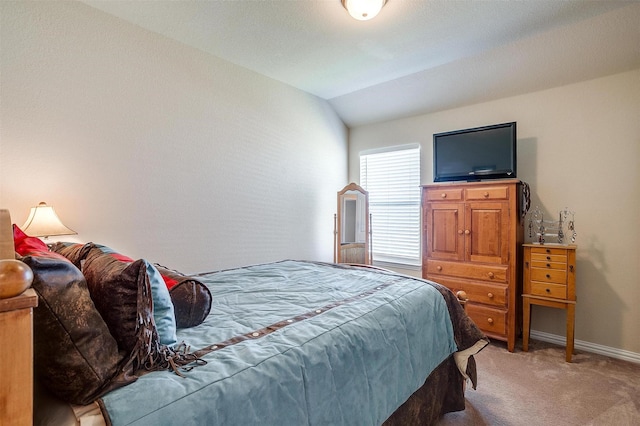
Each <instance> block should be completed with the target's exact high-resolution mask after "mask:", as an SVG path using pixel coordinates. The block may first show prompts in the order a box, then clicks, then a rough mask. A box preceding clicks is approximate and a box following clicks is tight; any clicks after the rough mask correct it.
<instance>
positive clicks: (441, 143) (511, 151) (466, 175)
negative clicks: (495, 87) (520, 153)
mask: <svg viewBox="0 0 640 426" xmlns="http://www.w3.org/2000/svg"><path fill="white" fill-rule="evenodd" d="M433 166H434V167H433V170H434V172H433V180H434V182H444V181H453V180H470V181H472V180H482V179H503V178H515V177H516V123H515V122H512V123H503V124H494V125H491V126H484V127H476V128H473V129H464V130H456V131H453V132H445V133H436V134H434V135H433Z"/></svg>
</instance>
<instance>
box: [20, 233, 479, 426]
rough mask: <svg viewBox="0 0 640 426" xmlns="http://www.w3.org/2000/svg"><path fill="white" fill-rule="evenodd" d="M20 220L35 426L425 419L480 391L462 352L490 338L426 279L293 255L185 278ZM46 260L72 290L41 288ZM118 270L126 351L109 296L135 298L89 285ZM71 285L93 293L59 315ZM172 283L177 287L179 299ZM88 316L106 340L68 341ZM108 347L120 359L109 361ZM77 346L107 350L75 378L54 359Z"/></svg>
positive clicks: (459, 406) (469, 358) (47, 273)
mask: <svg viewBox="0 0 640 426" xmlns="http://www.w3.org/2000/svg"><path fill="white" fill-rule="evenodd" d="M16 228H17V227H15V225H14V240H16V251H17V252H18V253H19V255H18V257H19V258H20V259H22V260H23V261H24V262H25V263H27V264H28V265H30V266H31V267H32V269H34V275H35V278H34V284H33V288H34V290H35V291H36V293H38V295H39V305H38V307H37V308H35V310H34V345H35V349H34V351H35V367H34V368H35V372H36V377H37V382H38V384H37V387H36V398H35V404H34V405H35V410H34V411H35V424H53V423H54V422H55V423H56V424H62V423H67V424H80V423H81V421H80V419H79V418H80V417H81V418H82V422H83V423H82V424H107V425H163V424H166V425H173V424H183V425H202V424H211V425H217V424H219V425H253V424H261V425H328V424H332V425H337V424H345V425H348V424H354V425H381V424H385V425H409V424H421V425H426V424H433V423H434V422H436V421H437V419H439V418H440V417H441V416H442V415H443V414H444V413H447V412H451V411H459V410H463V409H464V391H465V386H466V383H467V382H468V381H471V384H472V386H473V387H474V388H475V386H476V368H475V362H474V359H473V355H474V354H475V353H477V352H478V351H480V350H481V349H482V348H483V347H484V346H485V345H486V344H487V343H488V339H487V338H486V337H485V336H484V335H483V334H482V333H481V332H480V331H479V329H478V328H477V327H476V326H475V325H474V324H473V322H472V321H471V320H470V319H469V318H468V317H467V316H466V314H465V313H464V310H463V308H462V307H461V305H460V303H459V302H458V300H457V299H456V297H455V296H454V295H453V294H452V293H451V292H450V291H449V290H448V289H446V288H445V287H443V286H440V285H438V284H436V283H433V282H429V281H425V280H422V279H418V278H414V277H409V276H404V275H400V274H397V273H394V272H391V271H387V270H381V269H378V268H372V267H368V266H359V265H344V264H333V263H324V262H313V261H301V260H283V261H279V262H272V263H266V264H258V265H250V266H244V267H240V268H236V269H230V270H223V271H215V272H206V273H201V274H198V275H192V276H186V275H183V274H180V273H179V272H177V271H173V270H171V269H169V268H165V267H163V266H160V265H155V264H151V263H150V262H147V261H143V260H133V259H131V258H127V257H126V256H123V255H120V254H119V253H116V252H115V251H113V250H111V249H109V248H108V247H104V246H100V245H97V244H94V243H87V244H59V245H57V247H54V248H53V251H48V252H46V251H43V249H42V248H41V247H38V249H37V250H36V249H34V248H33V247H30V248H29V250H25V249H24V245H25V244H24V241H25V240H28V239H29V238H30V237H28V236H24V237H22V240H20V238H18V239H16V238H15V236H16V232H18V231H19V229H18V230H17V231H16ZM18 234H19V232H18ZM18 236H19V237H20V235H18ZM30 241H31V243H30V244H34V245H36V246H37V245H38V242H37V241H35V242H34V241H33V240H30ZM27 246H29V245H28V244H27ZM51 256H53V257H55V259H49V257H51ZM105 256H106V257H105ZM59 257H63V258H64V259H61V258H59ZM97 259H99V260H100V261H98V260H97ZM64 262H66V264H64V265H63V266H59V264H62V263H64ZM54 263H55V264H56V265H57V266H55V267H52V265H53V264H54ZM106 264H108V265H110V266H107V267H105V265H106ZM116 264H117V268H116V267H115V266H114V265H116ZM43 265H44V266H43ZM69 265H72V266H69ZM55 268H62V269H64V273H63V274H62V275H65V274H66V275H65V276H68V275H69V274H70V273H71V272H69V271H71V270H72V269H71V268H74V269H73V273H71V274H72V275H73V274H75V275H73V276H74V277H75V278H74V279H73V286H67V287H65V285H64V284H63V285H61V284H59V283H57V284H55V285H51V282H52V281H56V282H59V281H60V280H59V279H53V278H52V275H51V274H52V272H51V271H53V270H54V269H55ZM114 268H115V269H114ZM76 269H77V271H78V272H76ZM129 269H132V270H135V271H136V272H135V273H129V275H132V276H134V275H135V279H132V280H133V281H136V284H135V285H133V286H132V289H133V291H134V297H133V299H137V302H136V303H133V306H135V312H134V313H135V315H134V316H135V326H134V327H133V328H131V327H129V331H130V332H132V333H133V334H134V335H135V336H134V337H135V338H134V339H133V340H132V342H131V343H130V344H129V345H128V346H127V345H126V344H125V343H122V342H121V339H119V338H118V330H114V329H112V328H110V326H111V324H109V321H110V319H109V317H110V315H111V314H112V313H111V312H108V311H105V306H107V307H108V308H107V309H108V310H109V311H112V310H114V309H116V308H115V307H116V305H119V304H126V303H127V301H130V300H131V299H132V297H131V295H130V294H129V296H127V299H122V301H121V300H117V299H116V300H112V299H108V300H102V299H104V298H105V297H108V298H111V297H116V298H117V297H119V296H113V293H114V292H115V293H117V292H118V291H120V289H119V287H124V285H123V284H122V282H121V281H115V282H117V286H116V287H118V288H116V287H114V282H113V280H112V281H111V282H109V283H108V284H104V283H101V284H99V285H98V286H97V287H96V283H95V281H96V280H104V279H105V278H104V277H111V278H112V277H113V276H118V279H121V275H126V273H125V272H123V271H126V270H129ZM43 271H44V272H43ZM114 271H116V272H118V274H115V275H114ZM78 273H80V275H78ZM155 273H158V274H160V276H162V279H163V284H165V285H166V288H165V289H164V290H163V291H165V290H166V291H167V293H168V294H169V296H170V298H171V300H172V303H171V305H172V306H173V308H172V309H173V310H172V311H171V312H170V313H169V314H170V315H173V316H174V317H176V318H178V319H177V322H176V325H175V326H174V327H175V329H174V330H175V334H174V335H171V336H170V337H169V341H170V344H165V343H163V337H162V333H163V332H161V331H160V328H161V326H162V324H163V321H164V320H163V318H158V316H157V313H156V312H151V311H153V310H154V308H156V309H159V308H160V305H161V302H157V303H156V300H155V299H154V297H155V294H154V291H155V289H156V287H154V286H153V281H154V277H153V275H154V274H155ZM65 279H66V278H65ZM107 281H109V280H108V279H107ZM156 284H157V283H156ZM83 286H86V288H87V291H85V290H84V287H83ZM100 286H103V287H104V288H100ZM58 287H62V288H64V289H65V290H64V293H63V292H60V291H58ZM134 287H135V288H134ZM52 288H54V289H55V291H56V293H55V294H52V293H51V292H52ZM68 288H73V291H76V293H74V295H73V300H78V297H79V296H78V295H77V294H79V293H77V292H78V291H82V295H83V296H82V297H86V295H87V294H88V295H89V297H90V299H91V301H88V300H87V302H86V303H83V305H91V306H90V309H85V308H82V309H84V311H82V312H80V314H78V312H79V311H72V312H71V313H70V314H69V313H68V312H67V311H68V310H69V308H68V307H69V306H70V304H71V303H70V302H61V303H59V305H61V306H58V307H56V308H55V309H54V307H53V305H55V304H56V303H57V301H58V300H59V298H61V299H62V300H63V301H64V300H65V299H64V297H66V296H65V295H66V293H68V292H69V290H68ZM96 288H97V289H96ZM178 288H183V290H184V288H186V289H187V290H186V291H184V292H183V293H184V294H182V295H181V296H180V297H181V298H180V299H178V295H177V294H178V293H177V292H176V291H175V290H176V289H178ZM101 291H102V293H101ZM185 294H187V296H185ZM121 296H122V297H124V296H126V293H125V294H124V295H121ZM204 299H207V300H205V303H204V304H203V303H202V302H203V300H204ZM150 300H152V301H150ZM74 303H75V302H74ZM189 303H191V305H190V306H189ZM76 304H77V303H76ZM185 306H186V308H185ZM203 306H204V308H203ZM194 307H195V308H198V309H192V308H194ZM41 309H45V310H47V312H46V315H43V313H42V312H40V313H39V310H41ZM56 309H57V311H56V313H55V315H54V314H52V313H51V312H50V311H52V310H56ZM85 311H86V312H89V314H87V315H89V316H90V317H91V318H94V319H96V318H98V317H102V318H103V319H104V321H105V323H107V324H108V326H107V327H106V328H105V327H101V328H100V327H98V328H96V327H94V326H91V327H89V328H91V329H92V330H93V331H92V334H91V339H103V340H101V341H100V342H102V343H100V345H99V347H98V349H97V348H96V345H95V344H93V345H89V346H90V347H89V349H87V350H85V352H84V353H82V354H79V355H78V353H77V352H78V348H77V342H82V341H87V340H91V339H87V336H86V332H87V330H86V328H87V327H86V326H85V327H84V328H83V326H82V325H78V322H79V321H78V319H77V318H78V315H85V314H86V312H85ZM96 311H97V312H98V313H100V315H99V316H98V317H96V315H95V313H96ZM65 315H67V316H66V317H65ZM163 315H164V316H165V319H166V317H167V316H170V315H167V313H166V312H165V313H163ZM52 316H55V320H52V319H51V318H52ZM121 319H122V318H120V319H119V320H121ZM111 320H112V319H111ZM65 321H67V323H68V324H69V326H68V327H67V329H65V330H64V333H67V334H68V333H70V332H77V333H79V336H80V337H76V338H75V340H76V341H75V342H74V345H75V346H74V349H72V350H73V351H74V352H73V353H72V354H71V356H67V355H65V356H62V353H61V351H64V350H69V349H67V348H63V349H61V348H60V347H59V346H60V342H59V341H60V340H65V339H67V338H68V336H67V335H66V334H65V336H64V339H62V338H58V339H56V338H53V337H52V336H53V332H52V331H51V327H53V326H52V324H54V322H55V324H56V325H55V326H56V327H57V326H59V324H60V323H64V322H65ZM39 322H41V323H43V324H44V325H43V324H39ZM47 324H48V325H47ZM118 325H120V324H118ZM47 327H49V328H47ZM74 327H75V328H77V329H78V330H75V331H74V330H71V331H69V329H73V328H74ZM97 329H99V330H100V333H99V335H96V332H95V330H97ZM83 333H85V334H83ZM104 334H108V335H110V336H103V335H104ZM114 336H115V337H114ZM104 339H106V340H104ZM164 339H165V341H166V339H167V338H166V336H165V337H164ZM114 341H115V342H116V347H117V349H116V352H115V353H116V355H114V357H115V358H113V359H109V358H108V357H107V358H105V356H106V355H105V353H106V354H107V355H108V353H109V352H113V350H109V349H108V348H109V347H113V342H114ZM123 342H124V340H123ZM52 345H53V346H52ZM56 345H57V346H56ZM54 347H55V348H54ZM123 347H126V349H124V350H123ZM92 351H93V352H92ZM87 353H89V354H90V355H87ZM91 354H93V355H91ZM74 356H76V357H77V358H78V359H81V362H79V364H81V365H80V366H79V367H82V368H85V369H87V365H86V364H87V362H88V361H87V358H90V356H96V357H98V358H99V357H102V358H104V359H105V360H104V361H101V360H97V361H98V362H94V363H93V365H91V366H90V367H91V369H93V370H100V369H101V368H102V366H103V365H104V364H109V363H112V364H113V368H111V369H108V368H107V369H103V370H104V371H102V372H101V373H100V374H98V375H97V376H96V375H95V372H94V371H93V370H92V373H91V374H94V375H93V376H91V377H89V378H88V379H87V378H86V377H85V378H83V375H82V374H83V372H76V371H71V370H72V369H73V368H79V367H78V366H73V365H72V366H69V365H68V364H65V363H63V362H62V361H61V358H64V359H65V360H66V359H69V358H71V359H73V358H74ZM102 358H101V359H102ZM65 362H66V361H65ZM49 363H52V364H53V365H50V366H47V367H45V366H42V364H49ZM70 377H71V378H70ZM96 377H98V379H96ZM83 380H84V382H83ZM63 382H64V383H63ZM61 383H62V385H60V384H61ZM59 386H61V387H62V388H63V389H62V390H60V389H56V387H59ZM65 386H67V387H68V389H66V388H64V387H65ZM88 422H90V423H88Z"/></svg>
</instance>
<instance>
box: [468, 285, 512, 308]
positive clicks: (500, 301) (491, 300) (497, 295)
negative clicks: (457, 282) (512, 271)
mask: <svg viewBox="0 0 640 426" xmlns="http://www.w3.org/2000/svg"><path fill="white" fill-rule="evenodd" d="M462 288H463V290H464V291H465V292H466V293H467V297H468V298H469V299H468V300H469V301H470V302H476V303H484V304H487V305H495V306H507V286H506V285H499V284H498V285H494V284H485V283H478V282H476V283H465V284H464V285H463V287H462Z"/></svg>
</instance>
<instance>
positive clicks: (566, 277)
mask: <svg viewBox="0 0 640 426" xmlns="http://www.w3.org/2000/svg"><path fill="white" fill-rule="evenodd" d="M523 247H524V268H523V269H524V274H523V279H524V289H523V294H522V300H523V318H522V322H523V324H522V327H523V332H522V350H523V351H524V352H527V351H528V350H529V333H530V328H531V305H540V306H548V307H551V308H559V309H565V310H566V311H567V356H566V360H567V362H571V355H572V354H573V344H574V329H575V315H576V249H577V246H575V245H561V244H544V245H542V244H523Z"/></svg>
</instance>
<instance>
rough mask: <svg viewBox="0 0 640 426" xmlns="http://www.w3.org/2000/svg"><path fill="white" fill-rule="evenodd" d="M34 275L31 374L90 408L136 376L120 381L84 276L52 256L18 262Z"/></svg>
mask: <svg viewBox="0 0 640 426" xmlns="http://www.w3.org/2000/svg"><path fill="white" fill-rule="evenodd" d="M22 261H23V262H25V263H26V264H27V265H29V267H30V268H31V269H32V271H33V275H34V279H33V285H32V287H33V289H34V290H35V292H36V293H37V294H38V306H37V307H36V308H34V311H33V334H34V361H35V364H34V369H35V374H36V376H37V377H38V379H39V380H40V382H41V383H42V384H44V385H45V386H46V387H47V388H48V389H49V390H50V391H51V392H52V393H53V394H55V395H56V396H58V397H59V398H61V399H63V400H65V401H68V402H71V403H74V404H88V403H90V402H92V401H93V400H95V399H96V398H98V397H99V396H101V395H102V394H104V393H105V392H107V391H108V390H110V389H113V388H115V387H118V386H122V385H125V384H127V383H130V382H132V381H134V380H135V377H132V376H124V377H118V378H116V376H118V374H119V372H120V370H119V366H120V364H121V362H122V361H123V358H122V355H121V354H119V352H118V345H117V343H116V341H115V339H114V338H113V336H111V334H110V332H109V329H108V327H107V325H106V324H105V322H104V320H103V319H102V317H101V316H100V314H99V313H98V311H97V310H96V308H95V306H94V304H93V302H92V300H91V297H90V295H89V291H88V289H87V283H86V281H85V279H84V276H83V275H82V273H81V272H80V271H79V270H78V268H76V267H75V266H74V265H73V264H72V263H71V262H69V261H67V260H61V259H58V258H54V257H50V256H47V257H36V256H25V257H24V258H22Z"/></svg>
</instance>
